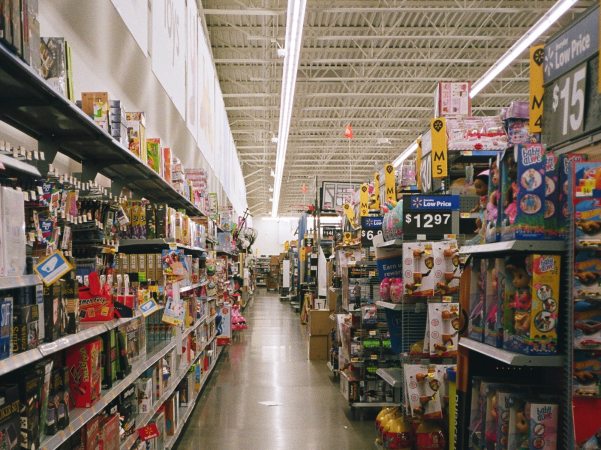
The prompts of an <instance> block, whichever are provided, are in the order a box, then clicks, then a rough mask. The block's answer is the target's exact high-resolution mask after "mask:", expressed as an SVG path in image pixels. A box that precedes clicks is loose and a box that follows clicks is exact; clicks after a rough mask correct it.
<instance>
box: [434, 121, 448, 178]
mask: <svg viewBox="0 0 601 450" xmlns="http://www.w3.org/2000/svg"><path fill="white" fill-rule="evenodd" d="M430 130H431V131H432V177H433V178H445V177H446V176H447V175H448V154H447V120H446V119H445V118H444V117H440V118H438V119H432V120H431V121H430Z"/></svg>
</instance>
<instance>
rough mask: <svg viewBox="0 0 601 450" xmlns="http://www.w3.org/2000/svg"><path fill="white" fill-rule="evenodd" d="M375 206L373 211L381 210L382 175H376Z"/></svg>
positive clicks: (376, 173)
mask: <svg viewBox="0 0 601 450" xmlns="http://www.w3.org/2000/svg"><path fill="white" fill-rule="evenodd" d="M373 196H374V205H373V209H380V174H379V173H378V172H375V173H374V193H373Z"/></svg>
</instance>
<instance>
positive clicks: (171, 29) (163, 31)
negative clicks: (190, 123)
mask: <svg viewBox="0 0 601 450" xmlns="http://www.w3.org/2000/svg"><path fill="white" fill-rule="evenodd" d="M151 58H152V71H153V72H154V74H155V75H156V76H157V79H158V80H159V82H160V83H161V85H163V87H164V88H165V92H167V95H169V97H170V98H171V100H172V101H173V104H174V105H175V107H176V108H177V110H178V111H179V113H180V115H181V116H182V117H185V116H186V3H185V2H182V1H179V2H176V1H173V0H155V1H153V2H152V49H151Z"/></svg>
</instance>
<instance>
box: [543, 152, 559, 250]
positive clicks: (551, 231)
mask: <svg viewBox="0 0 601 450" xmlns="http://www.w3.org/2000/svg"><path fill="white" fill-rule="evenodd" d="M559 191H560V186H559V158H558V157H557V156H555V154H554V153H553V152H547V153H546V155H545V232H546V234H547V236H549V237H550V238H552V239H561V238H562V237H564V236H563V233H562V232H560V221H561V211H560V209H559V208H558V206H559Z"/></svg>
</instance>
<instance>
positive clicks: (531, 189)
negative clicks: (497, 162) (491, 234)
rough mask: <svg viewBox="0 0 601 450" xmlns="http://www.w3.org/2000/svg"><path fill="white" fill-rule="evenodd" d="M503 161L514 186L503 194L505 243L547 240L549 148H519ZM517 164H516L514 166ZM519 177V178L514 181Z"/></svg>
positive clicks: (535, 146)
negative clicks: (546, 211)
mask: <svg viewBox="0 0 601 450" xmlns="http://www.w3.org/2000/svg"><path fill="white" fill-rule="evenodd" d="M508 153H512V152H511V150H508V151H507V152H506V154H505V157H504V158H503V166H506V170H507V177H503V178H502V181H503V182H505V183H510V184H509V186H505V187H504V188H503V191H504V192H505V195H506V196H505V197H504V198H503V201H504V203H503V204H504V205H506V206H505V207H504V209H503V212H504V214H503V220H502V228H501V239H502V240H504V241H510V240H514V239H547V238H549V237H552V236H549V235H548V234H547V232H546V229H545V195H546V188H547V185H546V183H545V168H546V160H545V147H544V146H543V145H542V144H527V145H516V146H515V147H514V149H513V157H511V156H510V155H508ZM513 161H515V163H514V162H513ZM514 175H515V178H514Z"/></svg>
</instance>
